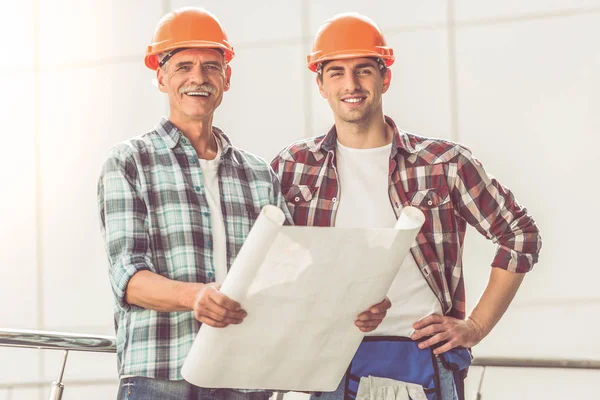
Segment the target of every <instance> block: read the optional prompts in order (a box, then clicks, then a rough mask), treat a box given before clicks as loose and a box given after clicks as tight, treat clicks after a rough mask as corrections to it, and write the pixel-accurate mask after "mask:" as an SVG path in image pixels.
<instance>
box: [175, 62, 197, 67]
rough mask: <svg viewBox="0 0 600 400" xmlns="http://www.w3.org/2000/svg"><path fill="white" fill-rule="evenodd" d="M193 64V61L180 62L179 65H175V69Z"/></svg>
mask: <svg viewBox="0 0 600 400" xmlns="http://www.w3.org/2000/svg"><path fill="white" fill-rule="evenodd" d="M191 64H193V62H191V61H180V62H178V63H177V64H175V68H179V67H183V66H184V65H191Z"/></svg>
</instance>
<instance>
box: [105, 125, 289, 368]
mask: <svg viewBox="0 0 600 400" xmlns="http://www.w3.org/2000/svg"><path fill="white" fill-rule="evenodd" d="M213 133H214V134H215V136H216V137H217V138H218V139H220V141H221V148H222V152H221V158H220V163H219V169H218V176H219V188H220V195H221V208H222V213H223V219H224V223H225V232H226V247H227V268H228V269H229V268H230V267H231V265H232V263H233V261H234V259H235V257H236V255H237V254H238V252H239V250H240V248H241V246H242V244H243V243H244V240H245V239H246V236H247V235H248V233H249V231H250V228H251V227H252V225H253V223H254V221H255V220H256V218H257V217H258V215H259V213H260V210H261V208H262V207H263V206H265V205H267V204H273V205H276V206H279V207H282V209H283V210H284V212H285V213H286V215H287V216H288V217H289V213H288V211H287V208H286V205H285V202H284V201H283V199H282V196H281V192H280V188H279V182H278V180H277V177H276V175H275V174H274V173H273V171H272V170H271V168H270V166H269V164H268V163H267V162H266V161H264V160H263V159H261V158H259V157H257V156H254V155H252V154H249V153H246V152H244V151H242V150H240V149H238V148H236V147H234V146H233V145H232V144H231V141H230V139H229V138H228V137H227V136H226V135H225V134H224V133H223V132H222V131H221V130H220V129H218V128H216V127H213ZM98 206H99V211H100V220H101V230H102V235H103V238H104V241H105V246H106V251H107V254H108V258H109V262H110V269H109V276H110V283H111V286H112V290H113V293H114V298H115V329H116V333H117V355H118V365H119V375H120V376H129V375H131V376H143V377H151V378H158V379H170V380H180V379H182V377H181V366H182V365H183V361H184V360H185V357H186V356H187V354H188V351H189V350H190V348H191V346H192V343H193V341H194V338H195V336H196V333H197V332H198V329H199V328H200V323H199V322H198V321H197V320H196V319H195V318H194V315H193V313H192V312H191V311H186V312H158V311H154V310H149V309H144V308H141V307H137V306H135V305H131V304H128V303H127V302H126V300H125V290H126V288H127V284H128V282H129V279H130V278H131V277H132V276H133V275H134V274H135V273H136V272H138V271H142V270H149V271H152V272H154V273H157V274H160V275H162V276H165V277H167V278H169V279H173V280H177V281H183V282H203V283H208V282H214V280H215V269H214V264H213V246H212V229H211V220H210V210H209V207H208V203H207V200H206V193H205V187H204V184H203V178H202V170H201V168H200V164H199V162H198V157H197V155H196V152H195V150H194V148H193V147H192V145H191V144H190V142H189V140H188V139H186V138H185V136H184V135H183V134H182V133H181V131H179V129H177V128H176V127H175V126H174V125H173V124H172V123H171V122H169V121H168V120H167V119H166V118H163V119H162V120H161V121H160V123H159V124H158V125H157V126H156V127H155V129H154V130H152V131H151V132H148V133H146V134H144V135H142V136H139V137H136V138H133V139H130V140H127V141H125V142H123V143H120V144H118V145H117V146H115V147H114V148H113V149H111V150H110V151H109V153H108V156H107V158H106V161H105V163H104V166H103V168H102V174H101V176H100V181H99V184H98ZM290 220H291V218H290Z"/></svg>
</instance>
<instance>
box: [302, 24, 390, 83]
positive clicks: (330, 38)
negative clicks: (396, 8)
mask: <svg viewBox="0 0 600 400" xmlns="http://www.w3.org/2000/svg"><path fill="white" fill-rule="evenodd" d="M357 57H376V58H380V59H382V60H383V61H384V63H385V65H386V66H388V67H389V66H390V65H392V64H393V63H394V50H393V49H391V48H390V47H387V46H386V43H385V38H384V37H383V34H382V33H381V31H380V30H379V28H378V27H377V25H376V24H375V22H373V21H372V20H371V19H370V18H368V17H365V16H364V15H360V14H357V13H344V14H337V15H336V16H334V17H333V18H331V19H330V20H328V21H326V22H325V23H324V24H323V26H321V28H319V31H318V32H317V36H316V37H315V42H314V44H313V51H312V53H310V54H309V55H308V57H307V60H308V68H309V69H310V70H311V71H313V72H316V71H317V68H318V66H319V64H320V63H322V62H323V61H329V60H339V59H344V58H357Z"/></svg>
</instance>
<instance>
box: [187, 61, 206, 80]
mask: <svg viewBox="0 0 600 400" xmlns="http://www.w3.org/2000/svg"><path fill="white" fill-rule="evenodd" d="M206 81H207V80H206V71H204V69H203V68H202V65H195V66H194V69H193V73H192V76H191V78H190V83H192V84H196V85H202V84H203V83H206Z"/></svg>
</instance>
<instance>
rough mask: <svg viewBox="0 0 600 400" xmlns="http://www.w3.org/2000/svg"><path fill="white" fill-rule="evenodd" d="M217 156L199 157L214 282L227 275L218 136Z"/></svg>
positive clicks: (220, 280) (221, 279)
mask: <svg viewBox="0 0 600 400" xmlns="http://www.w3.org/2000/svg"><path fill="white" fill-rule="evenodd" d="M215 139H216V141H217V147H218V149H217V156H216V157H215V158H214V159H213V160H204V159H202V158H199V161H200V168H201V169H202V179H203V180H204V187H205V188H206V201H207V202H208V209H209V210H210V223H211V225H212V242H213V265H214V266H215V282H217V283H223V281H224V280H225V276H226V275H227V244H226V239H225V223H224V221H223V212H222V211H221V195H220V190H219V176H218V170H219V161H220V159H221V142H220V140H219V138H218V137H215Z"/></svg>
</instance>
